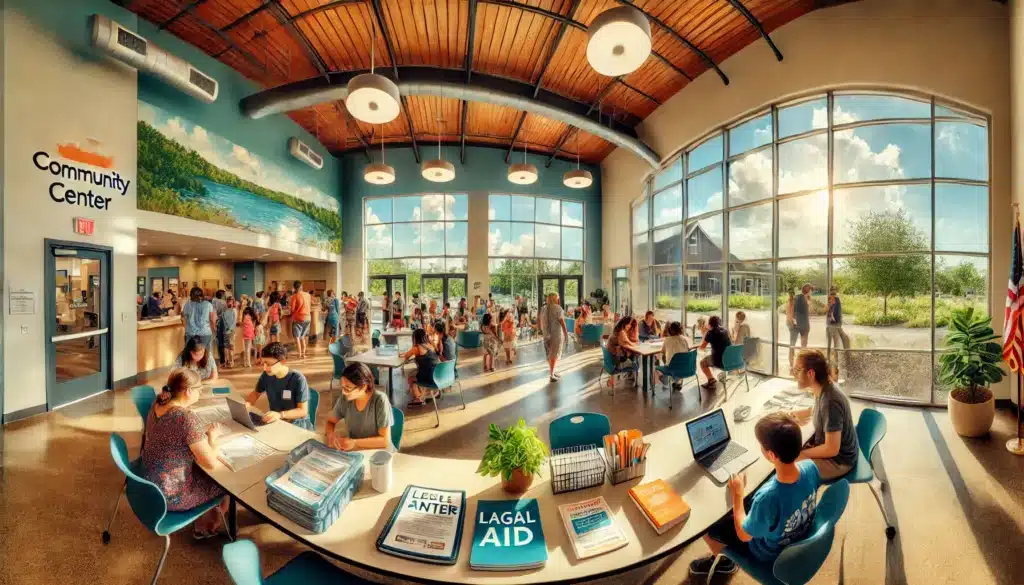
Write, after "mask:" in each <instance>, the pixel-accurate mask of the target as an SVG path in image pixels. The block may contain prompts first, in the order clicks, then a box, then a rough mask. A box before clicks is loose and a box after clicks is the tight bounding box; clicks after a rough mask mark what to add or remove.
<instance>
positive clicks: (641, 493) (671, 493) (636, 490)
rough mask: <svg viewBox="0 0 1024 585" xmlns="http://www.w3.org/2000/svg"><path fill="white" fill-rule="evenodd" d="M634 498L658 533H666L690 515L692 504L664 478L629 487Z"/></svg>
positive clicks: (632, 498) (631, 496) (634, 501)
mask: <svg viewBox="0 0 1024 585" xmlns="http://www.w3.org/2000/svg"><path fill="white" fill-rule="evenodd" d="M629 499H631V500H633V503H634V504H636V507H637V508H640V511H641V512H642V513H643V515H644V518H647V522H649V523H650V524H651V527H652V528H654V531H655V532H657V533H658V534H665V532H667V531H668V530H669V529H671V528H672V527H673V526H675V525H676V524H680V523H682V522H685V521H686V519H687V518H689V517H690V506H689V504H687V503H686V500H684V499H683V498H682V496H680V495H679V494H678V493H676V491H675V490H674V489H672V488H671V487H669V485H668V483H667V482H666V481H665V480H663V479H656V480H654V481H649V482H647V483H642V484H640V485H637V486H634V487H632V488H630V489H629Z"/></svg>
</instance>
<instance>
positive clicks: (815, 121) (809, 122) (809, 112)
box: [778, 98, 828, 158]
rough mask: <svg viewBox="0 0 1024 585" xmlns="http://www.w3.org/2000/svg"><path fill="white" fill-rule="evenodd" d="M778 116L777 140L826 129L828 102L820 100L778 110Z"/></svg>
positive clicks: (823, 99) (824, 99)
mask: <svg viewBox="0 0 1024 585" xmlns="http://www.w3.org/2000/svg"><path fill="white" fill-rule="evenodd" d="M778 115H779V138H785V137H787V136H793V135H794V134H803V133H804V132H810V131H811V130H816V129H818V128H828V100H827V99H826V98H821V99H816V100H811V101H808V102H802V103H799V104H796V105H793V106H787V107H785V108H779V111H778ZM780 158H781V156H780Z"/></svg>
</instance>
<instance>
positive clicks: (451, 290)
mask: <svg viewBox="0 0 1024 585" xmlns="http://www.w3.org/2000/svg"><path fill="white" fill-rule="evenodd" d="M465 297H466V279H465V278H449V279H448V302H449V303H451V305H452V307H457V306H458V299H462V298H465Z"/></svg>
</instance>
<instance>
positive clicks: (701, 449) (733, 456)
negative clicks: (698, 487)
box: [686, 408, 758, 483]
mask: <svg viewBox="0 0 1024 585" xmlns="http://www.w3.org/2000/svg"><path fill="white" fill-rule="evenodd" d="M686 434H687V435H689V437H690V448H691V449H692V450H693V458H694V460H695V461H697V463H698V464H700V466H701V467H703V468H704V469H705V470H706V471H707V472H708V473H710V474H711V477H713V478H715V481H717V482H719V483H725V482H726V481H728V480H729V476H730V475H732V474H734V473H739V472H740V471H742V470H743V469H745V468H746V467H748V466H749V465H751V464H752V463H754V462H755V461H757V458H758V454H757V453H754V452H752V451H748V450H747V448H746V447H744V446H743V445H740V444H739V443H736V442H734V441H733V440H732V437H731V436H730V435H729V425H728V424H727V422H726V420H725V412H723V411H722V409H721V408H718V409H715V410H713V411H711V412H709V413H707V414H705V415H703V416H699V417H697V418H695V419H693V420H691V421H687V423H686Z"/></svg>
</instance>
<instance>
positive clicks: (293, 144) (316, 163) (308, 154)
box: [288, 136, 324, 169]
mask: <svg viewBox="0 0 1024 585" xmlns="http://www.w3.org/2000/svg"><path fill="white" fill-rule="evenodd" d="M288 152H290V153H291V155H292V156H294V157H295V158H297V159H299V160H301V161H302V162H304V163H306V164H307V165H309V166H311V167H313V168H314V169H322V168H324V159H323V157H321V156H320V155H319V154H317V153H316V152H314V151H313V149H312V148H310V147H308V146H306V145H305V143H303V142H302V141H301V140H299V139H298V138H295V137H294V136H293V137H291V138H289V139H288Z"/></svg>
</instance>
